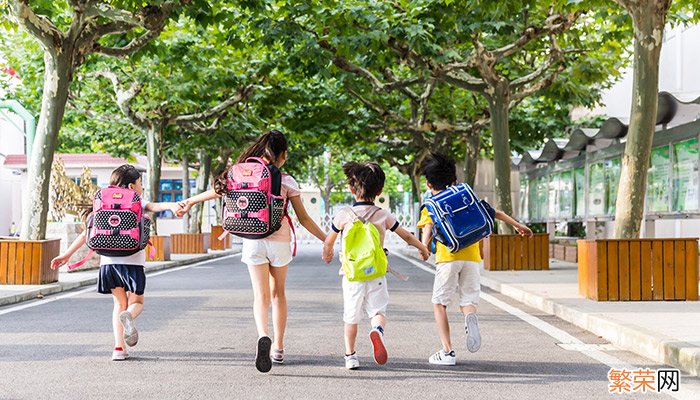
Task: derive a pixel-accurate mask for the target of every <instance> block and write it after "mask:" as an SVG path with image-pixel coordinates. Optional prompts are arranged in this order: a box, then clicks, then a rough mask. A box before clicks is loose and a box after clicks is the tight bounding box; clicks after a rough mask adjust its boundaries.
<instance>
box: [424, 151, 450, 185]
mask: <svg viewBox="0 0 700 400" xmlns="http://www.w3.org/2000/svg"><path fill="white" fill-rule="evenodd" d="M423 175H424V176H425V179H426V180H427V181H428V183H429V184H430V186H431V187H432V188H433V190H445V189H447V187H448V186H450V185H452V184H453V183H454V182H456V181H457V167H456V166H455V160H453V159H451V158H449V157H447V156H445V155H443V154H440V153H430V157H428V158H427V159H426V160H425V162H424V164H423Z"/></svg>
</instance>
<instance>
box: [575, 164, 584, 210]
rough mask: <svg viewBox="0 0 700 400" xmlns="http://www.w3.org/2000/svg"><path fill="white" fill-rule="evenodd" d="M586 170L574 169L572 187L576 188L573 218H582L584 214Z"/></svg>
mask: <svg viewBox="0 0 700 400" xmlns="http://www.w3.org/2000/svg"><path fill="white" fill-rule="evenodd" d="M585 179H586V170H585V169H584V168H583V167H581V168H576V169H575V170H574V186H575V188H576V212H575V213H574V216H576V217H583V216H584V215H585V214H586V201H585V199H586V189H585V186H586V182H585Z"/></svg>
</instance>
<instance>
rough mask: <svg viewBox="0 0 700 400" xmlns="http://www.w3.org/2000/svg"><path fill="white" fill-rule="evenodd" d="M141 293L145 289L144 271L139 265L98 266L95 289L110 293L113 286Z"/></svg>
mask: <svg viewBox="0 0 700 400" xmlns="http://www.w3.org/2000/svg"><path fill="white" fill-rule="evenodd" d="M118 287H120V288H124V290H125V291H127V292H131V293H134V294H138V295H142V294H143V292H144V290H145V289H146V273H145V272H143V266H141V265H120V264H108V265H102V266H100V275H99V277H98V278H97V291H98V292H99V293H104V294H111V293H112V289H114V288H118Z"/></svg>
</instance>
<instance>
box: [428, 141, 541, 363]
mask: <svg viewBox="0 0 700 400" xmlns="http://www.w3.org/2000/svg"><path fill="white" fill-rule="evenodd" d="M423 175H425V178H426V180H427V181H428V188H429V189H430V191H431V193H432V195H436V194H438V193H440V192H441V191H443V190H445V189H447V187H448V186H451V185H454V184H455V183H457V172H456V168H455V162H454V161H453V160H451V159H449V158H447V157H445V156H443V155H440V154H432V155H431V157H430V158H429V159H428V160H426V163H425V165H424V167H423ZM484 204H486V205H487V209H488V210H489V213H490V214H491V217H492V218H496V219H500V220H501V221H504V222H507V223H509V224H511V225H513V227H515V229H516V230H517V231H518V233H520V234H521V235H524V236H532V231H531V230H530V229H529V228H528V227H527V226H525V225H522V224H520V223H518V222H517V221H515V220H514V219H513V218H511V217H510V216H508V215H507V214H505V213H504V212H502V211H499V210H494V209H493V208H491V206H490V205H488V203H486V202H484ZM418 228H422V229H423V232H424V234H423V244H425V245H426V246H430V242H431V240H432V228H433V221H432V220H431V219H430V215H429V214H428V211H427V209H425V208H423V211H421V218H420V221H419V222H418ZM435 263H436V264H437V266H436V271H435V282H434V284H433V299H432V301H433V312H434V314H435V323H436V324H437V330H438V334H439V336H440V341H441V342H442V350H438V352H437V353H435V354H433V355H432V356H430V358H429V360H428V361H429V362H430V363H431V364H438V365H455V364H456V359H455V352H454V350H453V349H452V343H451V341H450V325H449V322H448V319H447V306H448V305H449V304H450V302H451V300H452V298H453V297H454V295H456V294H457V293H459V305H460V309H461V311H462V313H463V314H464V330H465V332H466V334H467V349H468V350H469V351H470V352H472V353H474V352H476V351H478V350H479V347H481V333H480V332H479V320H478V318H477V316H476V307H477V305H478V304H479V293H480V287H481V285H480V282H479V270H480V269H481V266H482V263H481V254H480V252H479V244H478V243H476V244H473V245H471V246H468V247H465V248H463V249H460V250H459V251H457V252H455V253H451V252H450V251H449V250H448V249H447V247H445V246H444V245H443V244H442V243H439V242H438V243H437V245H436V252H435Z"/></svg>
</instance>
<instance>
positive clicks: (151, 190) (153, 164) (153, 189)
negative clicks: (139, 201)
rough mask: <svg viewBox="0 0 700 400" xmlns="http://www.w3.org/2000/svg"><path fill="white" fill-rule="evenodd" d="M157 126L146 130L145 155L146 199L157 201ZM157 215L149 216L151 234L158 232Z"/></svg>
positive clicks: (159, 171)
mask: <svg viewBox="0 0 700 400" xmlns="http://www.w3.org/2000/svg"><path fill="white" fill-rule="evenodd" d="M159 129H160V127H159V126H154V127H152V128H151V129H148V130H147V131H146V153H147V154H146V156H147V157H148V171H147V173H148V191H147V193H146V194H147V197H148V201H152V202H157V201H159V200H158V195H159V194H160V175H161V161H162V154H161V147H160V141H161V132H160V131H159ZM157 223H158V221H157V215H156V214H153V217H152V218H151V234H152V235H157V234H158V226H157Z"/></svg>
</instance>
